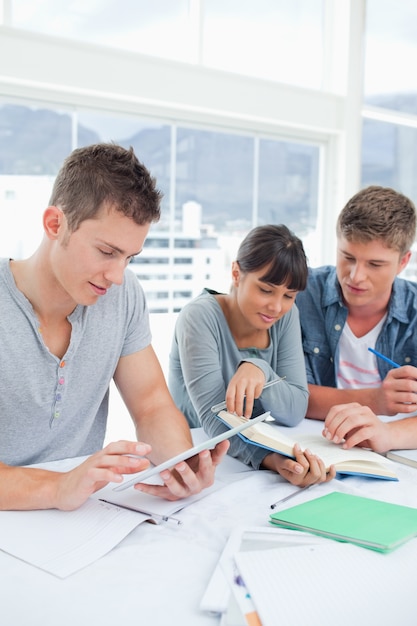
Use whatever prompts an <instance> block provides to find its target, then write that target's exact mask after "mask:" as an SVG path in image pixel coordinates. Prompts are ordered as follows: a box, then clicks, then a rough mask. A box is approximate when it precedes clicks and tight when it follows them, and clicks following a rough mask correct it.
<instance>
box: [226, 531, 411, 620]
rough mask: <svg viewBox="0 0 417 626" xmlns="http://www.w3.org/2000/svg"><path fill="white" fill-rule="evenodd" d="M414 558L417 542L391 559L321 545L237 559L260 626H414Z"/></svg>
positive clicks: (342, 546)
mask: <svg viewBox="0 0 417 626" xmlns="http://www.w3.org/2000/svg"><path fill="white" fill-rule="evenodd" d="M416 558H417V541H416V540H412V541H411V542H410V543H409V544H407V546H402V548H400V549H399V550H397V551H396V552H394V553H391V554H380V553H377V552H374V551H371V550H363V549H362V548H360V547H357V546H353V545H350V544H340V543H337V542H334V541H331V540H325V542H324V543H320V544H316V545H310V546H302V545H299V546H292V547H291V548H286V547H282V548H278V549H271V550H262V551H246V552H238V553H236V555H235V560H236V564H237V568H238V570H239V572H240V574H241V576H242V577H243V580H244V582H245V584H246V586H247V588H248V590H249V592H250V594H251V598H252V600H253V602H254V605H255V607H256V610H257V612H258V614H259V616H260V619H261V622H262V626H277V624H308V625H309V626H323V625H325V624H326V625H327V624H335V625H336V624H337V626H352V624H378V625H379V626H392V624H401V626H415V624H416V607H415V600H414V596H415V583H414V581H415V563H416V562H417V561H416ZM399 571H401V577H399V576H398V572H399ZM405 580H406V581H407V583H404V581H405Z"/></svg>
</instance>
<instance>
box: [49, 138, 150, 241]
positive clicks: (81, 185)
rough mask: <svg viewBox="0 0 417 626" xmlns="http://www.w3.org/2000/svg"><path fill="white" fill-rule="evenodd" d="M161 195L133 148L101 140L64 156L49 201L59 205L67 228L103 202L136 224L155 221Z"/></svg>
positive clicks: (89, 213)
mask: <svg viewBox="0 0 417 626" xmlns="http://www.w3.org/2000/svg"><path fill="white" fill-rule="evenodd" d="M161 199H162V193H161V192H160V191H159V190H158V189H157V188H156V180H155V178H153V177H152V176H151V174H150V173H149V171H148V170H147V169H146V167H145V166H144V165H143V164H142V163H141V162H140V161H139V160H138V158H137V157H136V155H135V153H134V151H133V148H129V149H126V148H123V147H122V146H119V145H116V144H114V143H101V144H93V145H90V146H86V147H84V148H77V149H76V150H74V151H73V152H72V153H71V154H70V155H69V156H68V157H67V158H66V159H65V161H64V163H63V165H62V167H61V169H60V171H59V172H58V175H57V177H56V179H55V184H54V187H53V190H52V195H51V198H50V201H49V203H50V205H51V206H59V208H60V209H61V210H62V211H63V213H64V215H65V217H66V219H67V222H68V227H69V229H70V230H71V231H75V230H77V228H78V227H79V226H80V224H81V222H83V221H84V220H86V219H92V218H94V217H95V215H96V214H97V213H98V211H100V209H101V208H102V207H103V206H106V207H108V208H110V207H111V208H113V209H115V210H116V211H120V213H123V214H124V215H126V216H127V217H130V218H132V219H133V221H134V222H135V223H136V224H140V225H144V224H149V223H152V222H157V221H158V220H159V218H160V203H161Z"/></svg>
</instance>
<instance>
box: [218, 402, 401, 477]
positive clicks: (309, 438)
mask: <svg viewBox="0 0 417 626" xmlns="http://www.w3.org/2000/svg"><path fill="white" fill-rule="evenodd" d="M219 417H220V419H222V420H223V421H225V422H226V423H228V424H229V425H230V426H236V425H237V424H239V422H240V421H242V420H243V419H244V418H241V417H238V416H237V415H233V414H231V413H227V412H225V411H222V412H221V413H220V414H219ZM239 436H240V437H241V438H242V439H244V440H245V441H247V442H248V443H257V444H258V445H260V446H264V447H266V448H268V449H272V450H276V451H277V452H280V453H281V454H285V455H287V456H290V457H292V458H294V457H293V448H294V444H295V443H299V444H300V446H301V449H302V450H305V449H306V448H309V449H310V450H311V452H313V453H314V454H316V455H317V456H319V457H320V458H321V459H322V460H323V462H324V464H325V466H326V468H328V467H330V465H336V464H339V463H345V464H346V462H350V464H349V465H347V464H346V465H345V466H344V467H342V466H341V467H340V471H343V470H344V471H346V472H357V473H364V474H371V475H381V476H384V477H390V478H396V474H395V467H394V464H393V463H392V462H391V461H390V460H389V459H387V458H386V457H384V456H382V455H380V454H377V453H376V452H373V451H372V450H367V449H365V448H359V447H355V448H352V449H351V450H344V449H343V448H342V447H341V445H336V444H334V443H332V442H330V441H328V440H327V439H325V438H324V437H322V436H321V435H314V434H311V435H298V436H297V437H294V438H292V437H291V428H287V429H285V430H284V428H283V427H280V426H277V425H276V424H273V423H260V424H254V425H253V426H252V427H250V428H248V429H247V430H246V431H245V432H244V433H241V434H240V435H239ZM362 462H365V464H364V465H361V463H362ZM370 463H372V464H374V468H373V469H372V466H370V465H369V464H370Z"/></svg>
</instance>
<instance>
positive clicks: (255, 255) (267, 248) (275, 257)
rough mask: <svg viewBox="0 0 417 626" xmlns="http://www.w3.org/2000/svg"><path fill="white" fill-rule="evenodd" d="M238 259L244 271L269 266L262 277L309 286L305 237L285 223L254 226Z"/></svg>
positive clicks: (297, 287)
mask: <svg viewBox="0 0 417 626" xmlns="http://www.w3.org/2000/svg"><path fill="white" fill-rule="evenodd" d="M236 260H237V262H238V264H239V267H240V269H241V270H242V272H244V273H248V272H256V271H258V270H261V269H262V268H265V274H264V275H263V276H262V278H261V280H262V281H264V282H265V283H270V284H271V285H286V286H287V287H288V289H295V290H296V291H303V290H304V289H305V288H306V285H307V274H308V269H307V259H306V255H305V252H304V248H303V244H302V242H301V240H300V239H299V238H298V237H296V235H294V233H292V232H291V231H290V230H289V229H288V228H287V226H284V224H278V225H274V224H267V225H265V226H257V227H256V228H253V229H252V230H251V231H250V232H249V233H248V234H247V235H246V237H245V239H244V240H243V241H242V243H241V244H240V247H239V250H238V253H237V259H236Z"/></svg>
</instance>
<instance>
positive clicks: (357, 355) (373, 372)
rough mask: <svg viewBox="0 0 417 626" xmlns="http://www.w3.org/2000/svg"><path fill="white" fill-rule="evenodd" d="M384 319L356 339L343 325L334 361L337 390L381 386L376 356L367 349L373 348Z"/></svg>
mask: <svg viewBox="0 0 417 626" xmlns="http://www.w3.org/2000/svg"><path fill="white" fill-rule="evenodd" d="M385 317H386V316H384V317H383V318H382V320H381V321H380V322H378V324H377V325H376V326H374V328H372V330H370V331H369V333H367V334H366V335H364V336H363V337H356V335H354V334H353V332H352V330H351V328H350V326H349V324H348V323H346V324H345V325H344V327H343V331H342V336H341V338H340V341H339V347H338V354H337V360H336V382H337V388H338V389H363V388H368V389H369V388H372V387H379V386H380V385H381V377H380V375H379V372H378V367H377V363H376V356H375V355H374V354H372V352H370V351H369V350H368V348H374V347H375V342H376V340H377V337H378V335H379V333H380V331H381V328H382V325H383V323H384V321H385Z"/></svg>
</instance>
